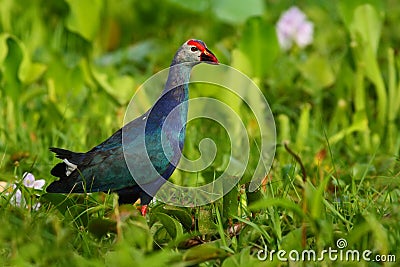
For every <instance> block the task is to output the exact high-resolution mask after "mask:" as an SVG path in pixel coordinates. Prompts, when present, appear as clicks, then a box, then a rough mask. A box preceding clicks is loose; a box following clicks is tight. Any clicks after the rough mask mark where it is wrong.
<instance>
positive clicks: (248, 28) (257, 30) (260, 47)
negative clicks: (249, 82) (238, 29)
mask: <svg viewBox="0 0 400 267" xmlns="http://www.w3.org/2000/svg"><path fill="white" fill-rule="evenodd" d="M243 2H244V1H243ZM239 49H240V51H241V52H242V53H243V54H245V55H246V56H247V57H248V61H249V62H248V63H247V64H246V65H245V66H243V67H242V66H240V64H233V67H235V68H238V69H239V70H241V71H246V70H245V68H246V66H247V65H250V66H251V69H252V70H253V71H252V73H251V74H249V75H250V76H251V77H254V76H255V77H259V78H261V77H262V76H263V75H265V74H267V73H268V72H269V71H270V69H271V68H272V66H273V63H274V61H275V59H276V58H277V56H278V54H279V51H280V49H279V44H278V40H277V37H276V31H275V26H274V25H272V24H269V23H267V22H266V21H264V20H262V19H261V18H251V19H249V20H248V21H247V22H246V25H245V26H244V29H243V33H242V38H241V39H240V41H239ZM234 60H235V59H234Z"/></svg>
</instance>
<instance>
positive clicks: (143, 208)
mask: <svg viewBox="0 0 400 267" xmlns="http://www.w3.org/2000/svg"><path fill="white" fill-rule="evenodd" d="M148 210H149V209H148V207H147V205H142V207H141V208H140V213H141V214H142V216H143V217H145V216H146V214H147V211H148Z"/></svg>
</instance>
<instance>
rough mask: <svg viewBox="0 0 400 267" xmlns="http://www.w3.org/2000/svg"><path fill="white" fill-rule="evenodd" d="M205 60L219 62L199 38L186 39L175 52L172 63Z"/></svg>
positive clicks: (196, 62)
mask: <svg viewBox="0 0 400 267" xmlns="http://www.w3.org/2000/svg"><path fill="white" fill-rule="evenodd" d="M201 62H206V63H209V64H219V62H218V59H217V57H216V56H215V55H214V54H213V53H212V52H211V51H210V50H208V48H207V46H206V44H205V43H204V42H203V41H201V40H195V39H190V40H188V41H186V42H185V43H184V44H183V45H182V46H181V47H180V48H179V49H178V51H177V52H176V54H175V57H174V61H173V63H174V64H180V63H194V64H198V63H201Z"/></svg>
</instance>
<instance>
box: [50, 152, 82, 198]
mask: <svg viewBox="0 0 400 267" xmlns="http://www.w3.org/2000/svg"><path fill="white" fill-rule="evenodd" d="M50 151H51V152H54V153H55V154H56V157H57V158H59V159H62V160H63V162H61V163H58V164H57V165H56V166H54V167H53V169H51V171H50V173H51V175H53V176H55V177H59V178H60V179H59V180H58V181H54V182H53V183H51V184H50V185H49V186H48V187H47V188H46V191H47V192H49V193H68V192H69V191H71V189H72V187H73V185H74V180H75V179H72V177H69V176H70V175H71V173H73V172H74V171H75V170H76V169H77V168H78V165H79V163H80V161H81V159H82V156H83V154H84V153H76V152H72V151H69V150H66V149H62V148H55V147H51V148H50ZM68 178H70V179H68Z"/></svg>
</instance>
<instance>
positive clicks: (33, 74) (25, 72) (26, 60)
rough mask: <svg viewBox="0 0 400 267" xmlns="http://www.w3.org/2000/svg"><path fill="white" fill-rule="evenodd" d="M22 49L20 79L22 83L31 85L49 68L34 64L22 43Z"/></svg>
mask: <svg viewBox="0 0 400 267" xmlns="http://www.w3.org/2000/svg"><path fill="white" fill-rule="evenodd" d="M20 48H21V50H22V54H23V57H22V62H21V65H20V67H19V71H18V77H19V79H20V80H21V82H23V83H25V84H30V83H32V82H34V81H36V80H37V79H38V78H40V76H42V75H43V73H44V72H45V71H46V69H47V66H46V65H45V64H42V63H37V62H32V61H31V59H30V55H29V54H28V51H27V49H26V48H25V46H24V45H23V44H22V43H21V45H20Z"/></svg>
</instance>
